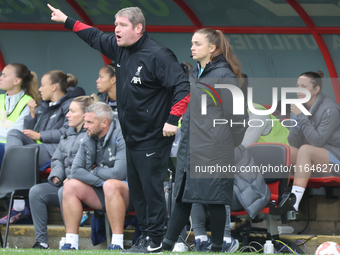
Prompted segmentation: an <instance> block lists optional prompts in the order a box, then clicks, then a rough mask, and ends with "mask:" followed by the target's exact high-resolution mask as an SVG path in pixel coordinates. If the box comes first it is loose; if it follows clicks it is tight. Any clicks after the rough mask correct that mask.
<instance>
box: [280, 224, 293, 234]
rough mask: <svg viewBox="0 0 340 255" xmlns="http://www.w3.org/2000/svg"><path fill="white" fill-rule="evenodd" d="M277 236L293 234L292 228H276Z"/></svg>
mask: <svg viewBox="0 0 340 255" xmlns="http://www.w3.org/2000/svg"><path fill="white" fill-rule="evenodd" d="M277 230H278V232H279V233H278V234H279V235H280V234H292V233H293V232H294V228H293V227H292V226H278V227H277Z"/></svg>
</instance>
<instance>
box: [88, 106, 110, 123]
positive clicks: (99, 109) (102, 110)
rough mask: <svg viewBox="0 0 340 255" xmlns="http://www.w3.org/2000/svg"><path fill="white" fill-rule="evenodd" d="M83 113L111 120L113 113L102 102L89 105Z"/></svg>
mask: <svg viewBox="0 0 340 255" xmlns="http://www.w3.org/2000/svg"><path fill="white" fill-rule="evenodd" d="M85 112H94V117H95V118H101V119H108V120H110V121H112V120H113V111H112V109H111V107H110V106H109V105H107V104H105V103H103V102H97V103H94V104H91V105H90V106H88V107H86V108H85Z"/></svg>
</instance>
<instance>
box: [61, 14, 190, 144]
mask: <svg viewBox="0 0 340 255" xmlns="http://www.w3.org/2000/svg"><path fill="white" fill-rule="evenodd" d="M65 28H68V29H70V30H72V31H73V32H75V33H76V34H77V35H78V36H79V37H80V38H81V39H82V40H84V41H85V42H86V43H87V44H89V45H90V46H91V47H92V48H94V49H96V50H98V51H100V52H101V53H102V54H103V55H105V56H107V57H108V58H110V59H112V60H114V63H115V66H116V77H117V107H118V117H119V121H120V124H121V128H122V133H123V136H124V139H125V142H126V146H127V147H128V148H130V149H134V150H146V149H151V148H159V147H163V146H165V145H167V144H170V143H172V141H173V139H174V136H172V137H164V136H163V126H164V123H165V122H167V123H169V124H172V125H176V126H177V124H178V120H179V118H180V117H181V116H182V114H183V113H184V112H185V111H186V109H187V105H188V101H189V99H190V85H189V82H188V79H187V78H186V77H185V75H184V72H183V70H182V68H181V66H180V65H179V63H178V61H177V58H176V56H175V55H174V53H173V52H172V51H171V50H169V49H168V48H166V47H164V46H162V45H160V44H159V43H157V42H156V41H154V40H153V39H151V38H150V37H149V36H148V35H147V34H146V33H144V34H143V36H142V37H141V38H140V39H139V40H138V41H137V42H136V43H135V44H133V45H131V46H128V47H120V46H118V45H117V42H116V37H115V36H114V35H108V34H105V33H103V32H102V31H100V30H98V29H97V28H94V27H91V26H88V25H85V24H83V23H81V22H79V21H76V20H74V19H72V18H67V20H66V22H65Z"/></svg>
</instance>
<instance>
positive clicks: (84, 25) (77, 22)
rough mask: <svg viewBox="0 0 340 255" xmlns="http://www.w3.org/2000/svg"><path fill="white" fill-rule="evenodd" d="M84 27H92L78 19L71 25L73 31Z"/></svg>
mask: <svg viewBox="0 0 340 255" xmlns="http://www.w3.org/2000/svg"><path fill="white" fill-rule="evenodd" d="M86 28H92V27H91V26H88V25H86V24H84V23H82V22H80V21H79V20H77V21H76V24H74V26H73V32H79V31H81V30H84V29H86Z"/></svg>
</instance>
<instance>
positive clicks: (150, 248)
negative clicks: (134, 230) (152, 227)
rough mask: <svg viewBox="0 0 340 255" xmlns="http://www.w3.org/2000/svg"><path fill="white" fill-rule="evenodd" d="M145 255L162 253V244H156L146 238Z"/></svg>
mask: <svg viewBox="0 0 340 255" xmlns="http://www.w3.org/2000/svg"><path fill="white" fill-rule="evenodd" d="M145 246H146V247H145V251H144V253H161V252H162V251H163V249H162V243H154V242H153V241H152V239H151V238H150V237H148V236H147V237H146V245H145Z"/></svg>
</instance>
